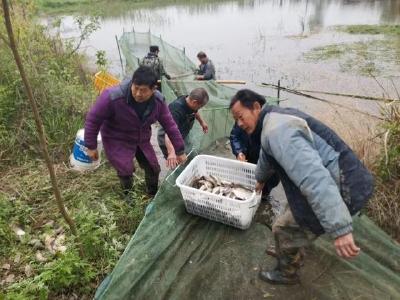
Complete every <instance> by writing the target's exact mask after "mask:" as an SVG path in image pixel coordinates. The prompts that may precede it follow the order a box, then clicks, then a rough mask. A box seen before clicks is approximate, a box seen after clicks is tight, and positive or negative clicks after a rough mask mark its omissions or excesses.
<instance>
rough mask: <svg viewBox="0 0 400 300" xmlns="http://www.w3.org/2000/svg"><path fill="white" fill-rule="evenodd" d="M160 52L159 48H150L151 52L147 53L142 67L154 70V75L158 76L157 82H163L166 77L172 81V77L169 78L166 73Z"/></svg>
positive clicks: (154, 46) (153, 46)
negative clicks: (163, 77) (162, 78)
mask: <svg viewBox="0 0 400 300" xmlns="http://www.w3.org/2000/svg"><path fill="white" fill-rule="evenodd" d="M159 52H160V49H159V48H158V46H156V45H152V46H150V52H149V53H147V55H146V56H145V57H143V59H142V61H141V62H140V65H141V66H147V67H150V68H152V69H153V71H154V73H155V74H156V75H157V80H161V77H162V76H165V77H166V78H167V79H171V76H169V75H168V74H167V72H166V71H165V68H164V64H163V61H162V60H161V58H159V57H158V53H159Z"/></svg>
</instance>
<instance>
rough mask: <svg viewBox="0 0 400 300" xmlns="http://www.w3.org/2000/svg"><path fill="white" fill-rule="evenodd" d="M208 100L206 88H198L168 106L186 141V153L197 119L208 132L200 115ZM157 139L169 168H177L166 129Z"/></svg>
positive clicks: (160, 130)
mask: <svg viewBox="0 0 400 300" xmlns="http://www.w3.org/2000/svg"><path fill="white" fill-rule="evenodd" d="M208 99H209V97H208V93H207V91H206V90H205V89H204V88H196V89H194V90H192V91H191V92H190V94H189V95H184V96H181V97H179V98H177V99H176V100H174V101H173V102H171V103H170V104H169V106H168V108H169V110H170V112H171V114H172V117H173V118H174V120H175V122H176V125H178V128H179V132H180V133H181V135H182V138H183V139H184V141H185V151H186V153H188V152H189V151H190V150H191V141H190V140H189V132H190V130H191V129H192V127H193V124H194V120H195V119H196V120H197V121H198V122H199V124H200V126H201V128H202V129H203V132H204V133H207V132H208V125H207V123H206V122H205V121H204V120H203V118H202V117H201V115H200V113H199V109H200V108H202V107H203V106H205V105H206V104H207V103H208ZM157 139H158V145H159V146H160V149H161V151H162V152H163V154H164V157H165V159H166V160H167V167H168V168H171V169H173V168H175V167H176V166H177V164H178V161H177V159H176V153H175V149H174V147H173V146H172V144H171V141H170V139H169V137H168V135H166V134H165V130H164V128H162V127H161V128H160V129H159V130H158V136H157Z"/></svg>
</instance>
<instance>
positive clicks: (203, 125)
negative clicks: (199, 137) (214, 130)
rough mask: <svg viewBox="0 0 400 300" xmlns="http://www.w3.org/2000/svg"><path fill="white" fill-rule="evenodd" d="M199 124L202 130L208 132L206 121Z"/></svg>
mask: <svg viewBox="0 0 400 300" xmlns="http://www.w3.org/2000/svg"><path fill="white" fill-rule="evenodd" d="M200 125H201V128H203V132H204V133H208V124H207V123H206V122H203V123H201V124H200Z"/></svg>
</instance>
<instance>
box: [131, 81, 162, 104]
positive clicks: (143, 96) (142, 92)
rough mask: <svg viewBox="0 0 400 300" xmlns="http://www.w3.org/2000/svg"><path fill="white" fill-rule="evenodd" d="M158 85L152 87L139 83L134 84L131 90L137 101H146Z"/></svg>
mask: <svg viewBox="0 0 400 300" xmlns="http://www.w3.org/2000/svg"><path fill="white" fill-rule="evenodd" d="M155 90H156V87H150V86H148V85H144V84H143V85H137V84H134V83H133V84H132V87H131V91H132V96H133V98H135V100H136V102H139V103H140V102H146V101H148V100H149V99H150V98H151V96H153V94H154V92H155Z"/></svg>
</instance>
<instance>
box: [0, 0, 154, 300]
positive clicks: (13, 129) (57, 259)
mask: <svg viewBox="0 0 400 300" xmlns="http://www.w3.org/2000/svg"><path fill="white" fill-rule="evenodd" d="M72 2H74V1H72ZM71 5H72V4H71ZM34 13H35V11H34V9H33V7H32V6H31V5H26V6H24V7H23V8H22V7H21V6H19V4H18V3H14V5H13V7H12V18H13V20H12V21H13V26H14V32H15V33H16V37H17V39H18V40H17V42H18V50H19V52H20V56H21V58H22V60H23V63H24V67H25V71H26V73H27V76H28V78H29V81H30V83H31V86H32V89H33V94H34V97H35V101H36V102H37V106H38V109H39V113H40V115H41V118H42V120H43V124H44V128H45V132H46V141H47V143H48V149H49V153H50V155H51V158H52V161H53V163H54V166H55V171H56V173H57V177H58V180H59V187H60V191H61V193H62V196H63V199H64V201H65V205H66V207H67V209H68V211H69V213H70V215H71V216H72V217H73V218H74V219H75V222H76V225H77V229H78V232H79V237H80V240H79V241H80V242H81V245H82V247H83V250H84V253H85V257H84V258H81V257H80V256H79V255H78V248H79V247H78V245H77V240H75V238H74V237H73V236H72V235H71V233H70V231H69V227H68V226H67V225H66V224H65V222H64V219H63V218H62V217H61V214H60V212H59V209H58V207H57V205H56V202H55V199H54V195H53V192H52V187H51V183H50V178H49V175H48V171H47V169H46V167H45V166H44V164H43V162H42V160H41V155H40V148H39V145H38V141H37V133H36V127H35V124H34V121H33V118H32V112H31V108H30V107H29V104H28V102H27V100H26V95H25V90H24V87H23V85H22V81H21V78H20V76H19V73H18V71H17V68H16V65H15V61H14V58H13V55H12V53H11V51H10V49H9V48H8V47H6V45H5V44H4V43H3V44H1V45H2V46H3V47H0V74H1V76H0V267H1V273H0V299H49V298H50V299H69V298H71V297H72V298H73V299H89V298H92V296H93V293H94V290H95V288H96V287H97V285H98V283H99V282H100V281H101V280H102V279H103V278H104V276H105V274H107V273H109V272H110V271H111V270H112V268H113V266H114V264H115V263H116V261H117V260H118V258H119V256H120V255H121V253H122V251H123V249H124V248H125V246H126V244H127V243H128V241H129V239H130V238H131V236H132V234H133V233H134V232H135V230H136V228H137V226H138V224H139V223H140V221H141V219H142V218H143V215H144V210H145V207H146V206H147V204H148V202H149V198H148V197H147V196H145V193H144V182H143V180H142V179H139V180H137V181H136V182H135V187H134V192H132V194H131V197H132V199H133V202H134V204H133V205H132V206H129V205H128V204H126V203H125V202H124V201H123V200H121V195H120V194H119V191H120V188H119V182H118V178H117V176H116V175H115V171H114V170H113V169H112V168H111V167H109V166H108V164H104V165H103V166H101V167H100V168H99V169H98V170H96V172H93V173H88V174H78V173H75V172H73V171H71V170H69V169H68V168H67V167H66V166H65V164H64V162H66V161H67V160H68V156H69V154H70V151H71V148H72V145H73V141H74V137H75V134H76V132H77V130H78V129H79V128H82V125H83V121H84V115H85V112H86V111H87V110H88V107H89V106H90V104H91V101H93V100H94V99H95V98H96V93H95V91H94V88H93V85H92V80H91V76H90V74H88V73H87V71H86V70H85V68H84V65H85V58H84V57H83V56H81V55H79V54H77V53H76V52H74V49H75V48H76V43H74V42H73V41H62V40H61V39H60V38H59V37H58V36H49V34H48V32H47V31H46V28H44V27H43V26H41V25H38V24H36V23H35V22H34V21H33V19H34ZM0 33H1V34H2V35H6V31H5V28H4V19H3V17H2V14H0ZM0 43H2V42H1V41H0Z"/></svg>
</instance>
